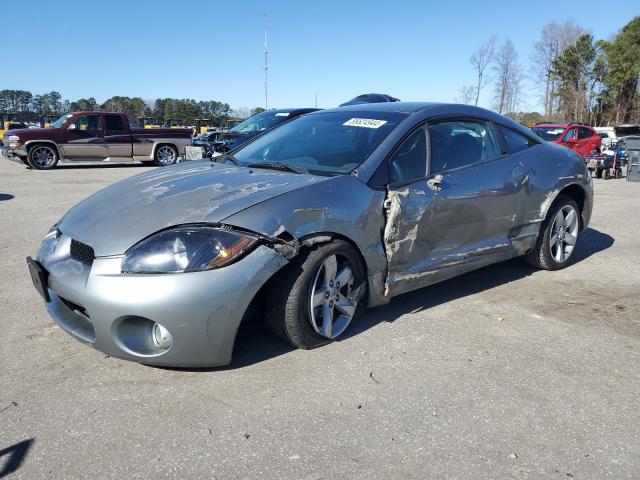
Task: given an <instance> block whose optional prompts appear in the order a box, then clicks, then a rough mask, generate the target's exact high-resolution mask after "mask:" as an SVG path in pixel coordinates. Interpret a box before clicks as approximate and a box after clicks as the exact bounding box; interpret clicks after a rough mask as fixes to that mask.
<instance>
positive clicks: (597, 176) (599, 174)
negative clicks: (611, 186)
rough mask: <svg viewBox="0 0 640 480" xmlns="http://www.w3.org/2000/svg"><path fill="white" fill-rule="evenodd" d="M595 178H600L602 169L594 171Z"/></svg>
mask: <svg viewBox="0 0 640 480" xmlns="http://www.w3.org/2000/svg"><path fill="white" fill-rule="evenodd" d="M596 178H602V169H601V168H598V169H597V170H596Z"/></svg>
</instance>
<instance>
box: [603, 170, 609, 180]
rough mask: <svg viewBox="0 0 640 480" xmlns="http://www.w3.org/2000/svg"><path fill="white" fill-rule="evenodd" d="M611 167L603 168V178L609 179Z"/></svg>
mask: <svg viewBox="0 0 640 480" xmlns="http://www.w3.org/2000/svg"><path fill="white" fill-rule="evenodd" d="M609 178H610V177H609V169H608V168H605V169H604V170H602V179H603V180H609Z"/></svg>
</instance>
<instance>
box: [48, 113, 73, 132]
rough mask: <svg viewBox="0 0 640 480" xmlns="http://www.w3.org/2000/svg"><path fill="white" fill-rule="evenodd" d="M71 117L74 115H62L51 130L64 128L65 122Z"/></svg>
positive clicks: (52, 125)
mask: <svg viewBox="0 0 640 480" xmlns="http://www.w3.org/2000/svg"><path fill="white" fill-rule="evenodd" d="M71 117H73V115H71V114H70V113H68V114H67V115H62V116H61V117H60V118H59V119H57V120H56V121H55V122H53V123H52V124H51V128H60V127H62V125H64V122H66V121H67V120H69V119H70V118H71Z"/></svg>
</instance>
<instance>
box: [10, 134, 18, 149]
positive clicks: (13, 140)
mask: <svg viewBox="0 0 640 480" xmlns="http://www.w3.org/2000/svg"><path fill="white" fill-rule="evenodd" d="M7 145H9V146H10V147H11V148H16V147H19V146H20V137H18V136H17V135H9V138H8V139H7Z"/></svg>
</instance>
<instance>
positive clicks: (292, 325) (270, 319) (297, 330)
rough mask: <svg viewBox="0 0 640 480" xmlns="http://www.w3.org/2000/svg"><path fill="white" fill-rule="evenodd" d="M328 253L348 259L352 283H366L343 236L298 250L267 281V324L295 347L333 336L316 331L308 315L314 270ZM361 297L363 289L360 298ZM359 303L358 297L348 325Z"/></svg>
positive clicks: (310, 345)
mask: <svg viewBox="0 0 640 480" xmlns="http://www.w3.org/2000/svg"><path fill="white" fill-rule="evenodd" d="M332 255H336V256H339V257H341V258H344V259H346V260H347V261H348V262H349V263H350V265H351V266H352V270H353V274H354V285H360V284H366V283H365V280H366V273H365V270H364V266H363V264H362V260H361V259H360V255H359V253H358V251H357V250H356V249H355V248H354V247H353V246H352V245H351V244H350V243H348V242H346V241H344V240H334V241H332V242H330V243H327V244H324V245H320V246H317V247H313V248H311V249H307V250H306V251H303V252H301V253H300V254H299V255H298V257H296V258H295V259H294V260H293V261H292V262H291V264H290V265H288V266H287V267H286V268H285V269H284V270H282V271H281V272H279V273H278V274H276V276H275V277H274V278H273V279H272V281H271V285H270V288H269V290H268V292H267V293H268V294H267V325H268V326H269V327H270V328H271V330H273V331H274V332H275V333H276V334H277V335H279V336H281V337H282V338H284V339H285V340H288V341H289V342H290V343H291V344H292V345H293V346H295V347H297V348H302V349H305V350H306V349H310V348H316V347H320V346H322V345H326V344H328V343H330V342H331V341H332V340H334V339H329V338H326V337H323V336H321V335H319V334H318V333H316V332H315V331H314V329H313V327H312V326H311V316H310V310H311V305H310V303H311V302H310V300H311V292H312V287H313V283H314V281H315V280H316V273H317V271H318V269H319V268H320V266H321V264H322V262H323V261H324V260H325V259H326V258H328V257H330V256H332ZM363 288H366V287H363ZM364 297H365V295H364V290H363V293H361V295H360V298H364ZM362 303H363V302H362V300H360V301H359V302H358V306H357V309H356V311H355V313H354V314H353V317H352V320H351V322H350V324H349V325H351V324H353V321H354V320H355V319H356V318H357V316H358V314H359V312H360V310H361V309H362ZM347 329H348V327H347ZM342 333H344V332H342Z"/></svg>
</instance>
